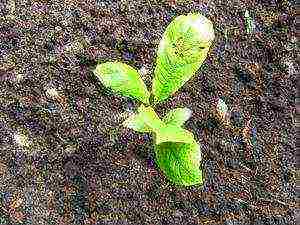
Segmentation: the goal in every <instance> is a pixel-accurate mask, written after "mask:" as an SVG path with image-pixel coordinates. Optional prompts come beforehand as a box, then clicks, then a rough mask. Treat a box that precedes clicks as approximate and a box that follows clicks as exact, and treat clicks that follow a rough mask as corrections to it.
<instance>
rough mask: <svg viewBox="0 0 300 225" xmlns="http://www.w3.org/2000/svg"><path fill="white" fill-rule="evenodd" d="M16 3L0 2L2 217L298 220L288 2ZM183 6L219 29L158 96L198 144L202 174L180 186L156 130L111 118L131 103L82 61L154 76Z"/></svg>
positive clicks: (18, 220) (12, 221)
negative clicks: (183, 116)
mask: <svg viewBox="0 0 300 225" xmlns="http://www.w3.org/2000/svg"><path fill="white" fill-rule="evenodd" d="M14 2H15V1H13V0H4V1H2V2H1V3H0V126H1V128H0V225H21V224H32V225H42V224H45V225H50V224H51V225H52V224H53V225H56V224H59V225H63V224H65V225H73V224H74V225H80V224H82V225H92V224H93V225H96V224H97V225H100V224H101V225H102V224H103V225H108V224H114V225H115V224H120V225H121V224H122V225H125V224H132V225H168V224H170V225H176V224H180V225H196V224H205V225H217V224H224V225H225V224H226V225H268V224H270V225H273V224H278V225H288V224H289V225H290V224H296V217H297V216H296V215H295V214H294V213H295V209H296V199H297V195H299V193H298V194H296V192H295V180H296V178H297V177H299V170H298V169H297V167H296V165H295V160H294V156H295V152H294V151H295V141H294V140H295V133H296V132H295V128H294V120H295V118H294V116H295V109H296V106H295V90H296V73H297V71H299V70H298V62H297V61H296V60H295V58H296V51H297V48H296V47H297V46H296V38H295V36H296V34H295V26H294V23H295V20H294V17H295V14H296V12H295V8H294V7H293V6H292V4H293V3H292V2H293V1H286V0H281V1H279V0H278V1H277V0H276V1H275V0H274V1H271V0H270V1H262V0H260V1H240V0H235V1H222V0H220V1H217V0H212V1H210V0H205V1H204V0H203V1H191V0H187V1H179V0H178V1H146V0H144V1H142V0H135V1H129V0H122V1H115V0H106V1H104V0H103V1H101V0H98V1H71V0H69V1H46V0H45V1H31V3H30V1H17V3H14ZM64 2H65V3H64ZM246 10H249V12H250V15H251V16H253V17H254V21H255V29H254V30H253V32H252V33H250V34H248V33H246V28H245V21H244V13H245V11H246ZM189 12H201V13H202V14H204V15H206V16H207V17H208V18H209V19H210V20H211V21H213V23H214V26H215V32H216V39H215V42H214V45H213V46H212V49H211V52H210V54H209V56H208V58H207V60H206V61H205V63H204V64H203V66H202V67H201V69H200V70H199V71H198V72H197V74H196V75H195V76H194V77H193V79H191V80H190V81H189V82H187V84H186V85H185V86H184V87H183V88H181V89H180V90H179V91H178V92H177V93H176V94H175V95H174V96H173V97H172V98H170V99H169V100H168V102H166V103H164V104H161V105H159V106H158V107H157V112H158V113H159V115H160V116H163V115H164V114H166V113H167V111H168V110H169V109H170V108H175V107H180V106H182V107H188V108H190V109H192V111H193V115H192V118H191V119H190V120H189V121H187V123H186V128H187V129H189V130H190V131H192V132H193V133H194V134H195V137H196V139H197V141H198V142H199V143H200V144H201V147H202V153H203V161H202V168H203V170H204V174H205V182H204V185H203V186H194V187H177V186H174V185H172V184H171V183H170V182H169V181H168V180H167V179H166V178H165V177H164V175H163V174H162V173H161V172H160V171H159V169H158V168H157V166H156V165H155V163H154V161H153V158H154V155H153V148H152V145H151V143H152V142H151V140H152V139H151V137H149V136H148V135H142V134H138V133H135V132H133V131H131V130H128V129H125V128H124V127H122V126H121V125H120V124H121V123H122V121H123V120H124V119H125V118H126V115H127V114H126V113H127V112H128V111H132V110H135V109H136V108H137V107H138V105H139V103H138V102H136V101H134V100H132V99H128V98H124V97H121V96H119V95H114V94H113V93H111V91H110V90H107V89H105V88H104V87H103V86H102V85H101V84H100V82H99V81H98V80H96V79H95V77H94V76H93V74H92V72H91V70H92V69H93V68H94V67H95V65H96V63H97V62H106V61H108V60H119V61H122V62H126V63H128V64H129V65H132V66H134V67H135V68H137V69H142V68H143V70H144V69H146V70H145V71H146V73H145V74H144V75H143V79H144V80H145V82H146V83H147V85H148V87H149V88H150V87H151V79H152V72H153V69H154V67H155V57H156V48H157V45H158V43H159V41H160V38H161V36H162V33H163V31H164V30H165V28H166V26H167V25H168V24H169V23H170V21H171V20H172V19H173V18H175V17H176V16H179V15H182V14H187V13H189ZM55 91H57V92H55ZM218 98H222V99H223V100H224V101H225V103H226V104H227V106H228V108H229V109H230V117H229V121H230V124H229V125H227V126H226V125H225V124H224V123H223V122H222V120H220V118H219V117H218V116H217V115H216V113H215V102H216V99H218ZM18 135H19V136H18ZM22 137H23V139H24V138H25V137H26V138H27V139H26V138H25V139H24V141H22V140H21V139H22ZM297 174H298V175H297Z"/></svg>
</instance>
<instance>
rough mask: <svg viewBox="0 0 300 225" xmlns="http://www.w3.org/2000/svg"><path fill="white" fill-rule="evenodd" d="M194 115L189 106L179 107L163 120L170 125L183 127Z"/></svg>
mask: <svg viewBox="0 0 300 225" xmlns="http://www.w3.org/2000/svg"><path fill="white" fill-rule="evenodd" d="M191 115H192V111H191V110H190V109H188V108H177V109H173V110H171V111H170V112H169V113H168V114H167V115H166V116H165V117H164V118H163V122H164V123H166V124H168V125H174V126H177V127H181V126H182V125H183V124H184V122H185V121H187V120H188V119H189V118H190V117H191Z"/></svg>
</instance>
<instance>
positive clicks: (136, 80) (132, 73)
mask: <svg viewBox="0 0 300 225" xmlns="http://www.w3.org/2000/svg"><path fill="white" fill-rule="evenodd" d="M93 72H94V74H95V75H96V76H97V77H98V78H99V79H100V81H101V83H103V85H104V86H105V87H108V88H111V89H112V90H114V91H116V92H119V93H120V94H122V95H124V96H127V97H134V98H136V99H138V100H140V101H142V102H143V103H145V104H149V97H150V93H149V92H148V90H147V87H146V85H145V83H144V82H143V80H142V79H141V77H140V76H139V73H138V72H137V71H136V70H135V69H134V68H132V67H131V66H128V65H126V64H125V63H120V62H106V63H102V64H98V65H97V67H96V69H95V70H94V71H93Z"/></svg>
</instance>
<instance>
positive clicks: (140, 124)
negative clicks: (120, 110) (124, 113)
mask: <svg viewBox="0 0 300 225" xmlns="http://www.w3.org/2000/svg"><path fill="white" fill-rule="evenodd" d="M123 126H124V127H127V128H130V129H133V130H135V131H138V132H146V133H148V132H151V131H152V129H151V128H150V127H148V126H147V125H146V124H145V122H144V120H143V117H142V116H141V113H135V114H133V115H131V116H129V117H128V118H127V119H126V120H125V121H124V122H123Z"/></svg>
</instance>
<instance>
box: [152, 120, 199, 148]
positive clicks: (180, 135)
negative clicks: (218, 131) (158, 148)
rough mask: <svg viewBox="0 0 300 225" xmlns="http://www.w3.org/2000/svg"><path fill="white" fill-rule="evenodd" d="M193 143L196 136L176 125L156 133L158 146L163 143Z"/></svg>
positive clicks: (168, 126) (165, 127)
mask: <svg viewBox="0 0 300 225" xmlns="http://www.w3.org/2000/svg"><path fill="white" fill-rule="evenodd" d="M193 141H194V135H193V134H192V133H191V132H189V131H188V130H185V129H183V128H181V127H177V126H174V125H167V126H164V127H162V128H161V129H160V130H157V132H156V141H155V142H156V144H157V145H158V144H160V143H163V142H182V143H192V142H193Z"/></svg>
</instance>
